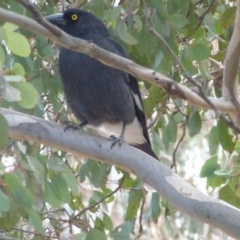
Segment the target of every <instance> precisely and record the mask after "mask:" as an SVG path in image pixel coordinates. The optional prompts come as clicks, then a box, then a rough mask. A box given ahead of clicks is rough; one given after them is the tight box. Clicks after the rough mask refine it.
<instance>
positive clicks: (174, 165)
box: [170, 115, 188, 173]
mask: <svg viewBox="0 0 240 240" xmlns="http://www.w3.org/2000/svg"><path fill="white" fill-rule="evenodd" d="M187 121H188V115H186V117H185V121H184V122H183V125H182V127H183V132H182V136H181V138H180V139H179V141H178V143H177V146H176V147H175V149H174V151H173V157H172V163H171V165H170V168H171V169H172V168H173V167H175V172H176V173H177V164H176V154H177V150H178V148H179V146H180V144H181V142H182V141H183V139H184V137H185V135H186V125H187Z"/></svg>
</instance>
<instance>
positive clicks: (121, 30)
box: [116, 20, 138, 45]
mask: <svg viewBox="0 0 240 240" xmlns="http://www.w3.org/2000/svg"><path fill="white" fill-rule="evenodd" d="M116 31H117V34H118V36H119V38H120V39H121V40H122V41H124V42H125V43H127V44H129V45H134V44H136V43H137V42H138V41H137V40H136V39H135V38H134V37H133V36H132V35H131V34H130V33H128V29H127V26H126V23H125V22H124V21H122V20H120V21H119V23H118V25H117V27H116Z"/></svg>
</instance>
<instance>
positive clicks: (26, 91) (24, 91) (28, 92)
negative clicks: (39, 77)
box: [12, 81, 39, 109]
mask: <svg viewBox="0 0 240 240" xmlns="http://www.w3.org/2000/svg"><path fill="white" fill-rule="evenodd" d="M12 85H13V87H15V88H17V89H19V90H20V92H21V100H20V101H18V104H19V105H20V106H21V107H23V108H26V109H31V108H33V107H35V105H36V104H37V103H38V99H39V94H38V92H37V90H36V89H35V88H34V86H33V85H32V84H31V83H28V82H23V81H21V82H15V83H12Z"/></svg>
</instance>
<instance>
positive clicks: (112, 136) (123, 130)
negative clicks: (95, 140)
mask: <svg viewBox="0 0 240 240" xmlns="http://www.w3.org/2000/svg"><path fill="white" fill-rule="evenodd" d="M125 130H126V123H125V122H123V126H122V132H121V134H120V136H119V137H116V136H114V135H111V136H110V137H109V140H113V143H112V145H111V148H113V147H114V146H115V145H116V144H117V143H118V144H119V146H121V144H122V143H123V140H124V133H125Z"/></svg>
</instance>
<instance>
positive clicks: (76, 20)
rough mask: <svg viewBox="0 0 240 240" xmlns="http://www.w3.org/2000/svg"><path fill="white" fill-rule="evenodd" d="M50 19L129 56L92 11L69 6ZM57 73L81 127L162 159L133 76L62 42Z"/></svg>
mask: <svg viewBox="0 0 240 240" xmlns="http://www.w3.org/2000/svg"><path fill="white" fill-rule="evenodd" d="M46 19H47V20H48V21H49V22H51V23H52V24H54V25H56V26H58V27H59V28H60V29H62V30H63V31H65V32H66V33H68V34H70V35H71V36H74V37H77V38H81V39H84V40H87V41H91V42H93V43H95V44H96V45H98V46H99V47H101V48H103V49H105V50H107V51H110V52H112V53H115V54H117V55H120V56H122V57H125V58H128V56H127V54H126V53H125V51H124V50H123V49H122V47H121V46H120V45H119V44H118V43H117V42H116V41H114V40H113V39H112V38H111V37H110V36H109V34H108V31H107V28H106V26H105V25H104V23H103V22H102V21H101V20H100V19H98V18H97V17H95V16H94V15H93V14H91V13H89V12H86V11H84V10H80V9H68V10H66V11H64V12H63V13H59V14H55V15H51V16H48V17H47V18H46ZM59 72H60V76H61V79H62V84H63V90H64V93H65V96H66V99H67V103H68V105H69V107H70V108H71V110H72V112H73V113H74V115H75V116H76V117H77V119H78V120H80V121H81V124H80V126H85V125H88V126H89V127H91V128H93V129H95V130H96V131H97V132H98V133H99V134H100V135H102V136H105V137H110V138H111V139H112V140H113V145H115V144H116V143H120V144H121V142H122V141H124V142H126V143H128V144H130V145H132V146H134V147H137V148H138V149H140V150H142V151H144V152H146V153H147V154H149V155H151V156H152V157H154V158H156V159H158V158H157V156H156V155H155V153H154V152H153V150H152V148H151V144H150V140H149V136H148V131H147V126H146V119H145V114H144V110H143V103H142V98H141V94H140V91H139V87H138V83H137V80H136V78H135V77H133V76H131V75H130V74H128V73H125V72H123V71H120V70H118V69H115V68H111V67H108V66H106V65H104V64H102V63H101V62H99V61H97V60H95V59H93V58H91V57H89V56H87V55H85V54H82V53H79V52H75V51H72V50H69V49H66V48H64V47H61V49H60V55H59Z"/></svg>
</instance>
